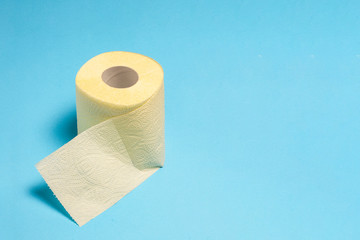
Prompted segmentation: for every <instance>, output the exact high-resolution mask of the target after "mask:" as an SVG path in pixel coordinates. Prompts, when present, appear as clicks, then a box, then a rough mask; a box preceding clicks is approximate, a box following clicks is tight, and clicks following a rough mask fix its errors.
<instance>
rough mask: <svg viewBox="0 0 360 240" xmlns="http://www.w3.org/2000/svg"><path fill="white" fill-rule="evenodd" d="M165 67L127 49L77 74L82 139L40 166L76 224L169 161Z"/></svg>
mask: <svg viewBox="0 0 360 240" xmlns="http://www.w3.org/2000/svg"><path fill="white" fill-rule="evenodd" d="M163 76H164V74H163V70H162V68H161V66H160V65H159V64H158V63H157V62H156V61H154V60H153V59H151V58H148V57H146V56H143V55H140V54H136V53H129V52H108V53H103V54H100V55H98V56H96V57H94V58H92V59H90V60H89V61H88V62H87V63H85V65H84V66H82V67H81V69H80V70H79V72H78V74H77V76H76V108H77V119H78V132H79V135H78V136H77V137H75V138H74V139H73V140H71V141H70V142H68V143H67V144H65V145H64V146H62V147H61V148H59V149H58V150H57V151H55V152H54V153H52V154H51V155H49V156H48V157H46V158H44V159H43V160H41V161H40V162H39V163H37V164H36V168H37V169H38V171H39V172H40V174H41V175H42V177H43V178H44V179H45V181H46V182H47V184H48V185H49V187H50V188H51V190H52V191H53V192H54V194H55V195H56V197H57V198H58V199H59V201H60V202H61V204H62V205H63V206H64V208H65V209H66V210H67V211H68V212H69V214H70V215H71V217H72V218H73V219H74V220H75V221H76V222H77V223H78V225H79V226H82V225H84V224H85V223H87V222H88V221H89V220H91V219H92V218H94V217H96V216H97V215H99V214H100V213H102V212H103V211H105V210H106V209H108V208H109V207H111V206H112V205H113V204H115V203H116V202H117V201H119V200H120V199H121V198H122V197H124V196H125V195H126V194H127V193H129V192H130V191H132V190H133V189H134V188H136V187H137V186H138V185H140V184H141V183H142V182H143V181H145V180H146V179H147V178H148V177H150V176H151V175H152V174H153V173H155V172H156V171H157V170H158V169H159V168H161V167H162V166H163V164H164V159H165V146H164V84H163Z"/></svg>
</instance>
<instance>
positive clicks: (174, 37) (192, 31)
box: [0, 0, 360, 240]
mask: <svg viewBox="0 0 360 240" xmlns="http://www.w3.org/2000/svg"><path fill="white" fill-rule="evenodd" d="M359 12H360V2H359V1H313V0H307V1H299V0H297V1H289V0H286V1H285V0H284V1H259V0H256V1H254V0H246V1H193V0H191V1H163V2H160V1H142V2H140V1H133V0H129V1H115V0H114V1H97V2H89V1H13V0H6V1H4V0H2V1H1V5H0V29H1V31H0V34H1V36H0V62H1V64H0V73H1V81H0V89H1V94H0V101H1V107H2V111H1V112H2V113H1V140H0V141H1V143H0V146H1V148H2V160H1V161H0V187H1V194H0V195H1V196H0V239H261V240H263V239H276V240H279V239H291V240H296V239H307V240H311V239H314V240H319V239H327V240H330V239H359V238H360V228H359V223H360V188H359V184H360V174H359V173H360V151H359V143H360V15H359ZM114 50H122V51H131V52H137V53H141V54H144V55H147V56H150V57H152V58H154V59H156V60H157V61H158V62H159V63H160V64H161V65H162V66H163V68H164V70H165V94H166V154H167V155H166V165H165V168H163V169H162V170H160V171H158V172H157V173H156V174H155V175H153V176H152V177H151V178H150V179H148V180H147V181H146V182H145V183H144V184H142V185H141V186H140V187H138V188H137V189H135V190H134V191H133V192H131V193H130V194H129V195H127V196H126V197H125V198H124V199H122V200H121V201H120V202H118V203H117V204H116V205H115V206H113V207H112V208H111V209H109V210H107V211H106V212H104V213H103V214H101V215H100V216H98V217H97V218H95V219H94V220H92V221H90V222H89V223H88V224H86V225H85V226H83V227H81V228H79V227H78V226H77V225H76V224H75V223H74V222H72V221H71V220H70V219H69V218H68V215H67V214H66V212H64V210H63V208H62V207H61V205H59V203H58V202H57V200H56V199H54V197H53V196H52V193H51V191H49V190H48V189H47V187H46V185H45V183H44V181H43V180H42V178H41V176H40V175H39V174H38V172H37V171H36V169H35V167H34V165H35V163H37V162H38V161H39V160H41V159H42V158H44V157H45V156H47V155H49V154H50V153H52V152H53V151H54V150H56V149H57V148H59V147H60V146H61V145H63V144H64V143H66V142H67V141H69V140H70V139H71V138H72V137H74V136H75V133H76V126H75V122H76V119H75V86H74V81H75V75H76V73H77V71H78V69H79V68H80V67H81V66H82V65H83V64H84V63H85V62H86V61H87V60H88V59H90V58H91V57H93V56H95V55H97V54H100V53H102V52H107V51H114Z"/></svg>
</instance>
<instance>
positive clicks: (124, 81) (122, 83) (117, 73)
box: [101, 66, 139, 88]
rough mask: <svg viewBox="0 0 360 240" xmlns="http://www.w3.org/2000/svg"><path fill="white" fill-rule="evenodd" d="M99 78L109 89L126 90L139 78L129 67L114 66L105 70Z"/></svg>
mask: <svg viewBox="0 0 360 240" xmlns="http://www.w3.org/2000/svg"><path fill="white" fill-rule="evenodd" d="M101 78H102V80H103V81H104V82H105V83H106V84H107V85H109V86H110V87H114V88H128V87H131V86H133V85H134V84H135V83H137V81H138V79H139V76H138V74H137V73H136V72H135V71H134V70H133V69H131V68H129V67H124V66H116V67H111V68H108V69H106V70H105V71H104V72H103V74H102V75H101Z"/></svg>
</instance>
